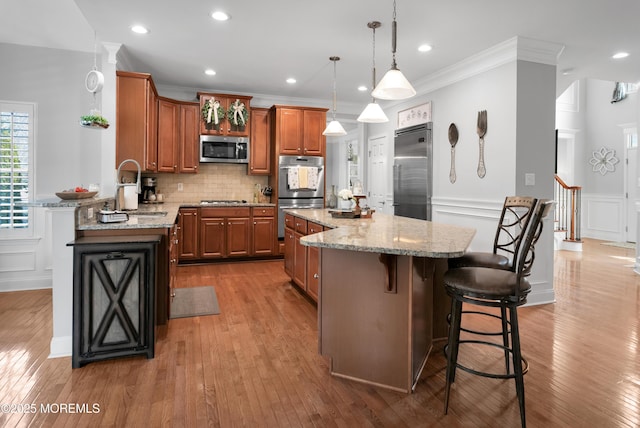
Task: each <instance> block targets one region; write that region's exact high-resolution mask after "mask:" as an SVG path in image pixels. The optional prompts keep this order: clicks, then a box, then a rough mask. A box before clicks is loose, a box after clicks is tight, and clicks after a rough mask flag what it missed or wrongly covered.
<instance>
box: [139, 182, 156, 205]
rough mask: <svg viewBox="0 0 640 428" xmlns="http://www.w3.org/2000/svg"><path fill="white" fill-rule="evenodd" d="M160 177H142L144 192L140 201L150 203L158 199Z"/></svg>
mask: <svg viewBox="0 0 640 428" xmlns="http://www.w3.org/2000/svg"><path fill="white" fill-rule="evenodd" d="M157 185H158V179H157V178H155V177H142V193H141V194H140V198H141V200H140V202H142V203H149V202H154V201H155V200H156V186H157Z"/></svg>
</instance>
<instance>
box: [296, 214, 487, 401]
mask: <svg viewBox="0 0 640 428" xmlns="http://www.w3.org/2000/svg"><path fill="white" fill-rule="evenodd" d="M287 212H288V213H289V214H292V215H294V216H296V217H300V218H302V219H306V220H308V221H313V222H316V223H320V224H322V225H324V226H328V227H331V228H332V229H331V230H326V231H324V232H319V233H315V234H312V235H307V236H305V237H302V238H301V239H300V242H301V243H302V244H303V245H306V246H314V247H319V248H320V260H319V265H320V269H319V277H320V278H319V282H320V284H319V296H318V347H319V352H320V354H322V355H325V356H328V357H330V359H331V365H330V371H331V374H332V375H334V376H337V377H342V378H346V379H350V380H355V381H359V382H363V383H366V384H369V385H374V386H378V387H383V388H388V389H392V390H394V391H401V392H405V393H409V392H411V391H413V389H414V388H415V385H416V383H417V381H418V379H419V378H420V373H421V372H422V369H423V368H424V365H425V364H426V362H427V358H428V356H429V353H430V352H431V349H432V347H433V340H434V339H437V338H445V337H446V335H447V322H446V318H447V314H448V313H449V309H450V300H449V298H448V296H447V295H446V293H445V291H444V287H443V286H442V275H443V274H444V272H445V271H446V269H447V259H448V258H449V257H458V256H460V255H462V254H463V253H464V251H465V250H466V248H467V247H468V245H469V244H470V242H471V239H472V238H473V236H474V234H475V230H474V229H470V228H465V227H457V226H452V225H447V224H441V223H433V222H428V221H422V220H415V219H410V218H405V217H397V216H390V215H385V214H382V213H374V215H373V217H372V218H371V219H336V218H333V217H331V214H330V213H329V212H328V210H287Z"/></svg>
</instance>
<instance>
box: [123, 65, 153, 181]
mask: <svg viewBox="0 0 640 428" xmlns="http://www.w3.org/2000/svg"><path fill="white" fill-rule="evenodd" d="M157 97H158V93H157V91H156V88H155V85H154V84H153V80H152V79H151V75H149V74H146V73H132V72H126V71H117V72H116V167H117V166H118V165H120V163H122V161H124V160H125V159H135V160H136V161H138V163H139V164H140V167H141V168H142V169H143V170H144V171H149V172H156V171H157V156H158V155H157V144H158V140H157V120H158V113H157V108H158V105H157ZM123 169H125V170H135V165H133V164H132V163H127V164H125V165H123Z"/></svg>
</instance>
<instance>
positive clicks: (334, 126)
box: [322, 119, 347, 137]
mask: <svg viewBox="0 0 640 428" xmlns="http://www.w3.org/2000/svg"><path fill="white" fill-rule="evenodd" d="M322 135H324V136H327V137H340V136H341V135H347V131H345V130H344V128H343V127H342V125H340V122H338V121H337V120H335V119H334V120H332V121H331V122H329V124H328V125H327V127H326V128H325V130H324V131H323V132H322Z"/></svg>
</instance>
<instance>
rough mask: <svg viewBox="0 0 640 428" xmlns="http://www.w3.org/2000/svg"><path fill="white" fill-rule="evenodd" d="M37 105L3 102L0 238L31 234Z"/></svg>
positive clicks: (0, 107)
mask: <svg viewBox="0 0 640 428" xmlns="http://www.w3.org/2000/svg"><path fill="white" fill-rule="evenodd" d="M34 110H35V106H34V105H33V104H28V103H12V102H4V101H0V236H4V237H13V236H19V235H24V234H26V232H30V231H31V223H32V221H31V219H30V210H29V208H28V207H26V206H24V205H23V204H24V203H25V202H29V197H30V195H31V194H32V189H33V184H32V182H33V167H32V165H33V157H34V156H33V146H34V143H33V141H34V138H33V129H34V126H33V121H34Z"/></svg>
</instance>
